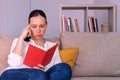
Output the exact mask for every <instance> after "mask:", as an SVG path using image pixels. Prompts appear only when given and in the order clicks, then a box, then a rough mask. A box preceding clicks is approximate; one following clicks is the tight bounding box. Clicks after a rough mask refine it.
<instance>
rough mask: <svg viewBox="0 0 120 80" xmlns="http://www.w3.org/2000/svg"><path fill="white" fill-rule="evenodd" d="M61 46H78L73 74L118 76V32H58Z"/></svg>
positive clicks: (119, 45) (119, 60)
mask: <svg viewBox="0 0 120 80" xmlns="http://www.w3.org/2000/svg"><path fill="white" fill-rule="evenodd" d="M60 38H61V46H62V48H63V49H64V48H70V47H76V48H79V54H78V57H77V60H76V63H75V66H74V70H73V76H120V33H115V32H109V33H87V32H86V33H84V32H83V33H82V32H81V33H77V32H72V33H70V32H62V33H61V34H60Z"/></svg>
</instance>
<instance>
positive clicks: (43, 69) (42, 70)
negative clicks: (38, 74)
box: [33, 66, 44, 71]
mask: <svg viewBox="0 0 120 80" xmlns="http://www.w3.org/2000/svg"><path fill="white" fill-rule="evenodd" d="M33 68H34V69H40V70H42V71H44V69H42V68H39V67H36V66H34V67H33Z"/></svg>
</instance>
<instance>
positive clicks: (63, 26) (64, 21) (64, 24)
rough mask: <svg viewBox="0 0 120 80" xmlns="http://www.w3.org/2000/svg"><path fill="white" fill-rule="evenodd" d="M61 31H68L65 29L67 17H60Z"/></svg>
mask: <svg viewBox="0 0 120 80" xmlns="http://www.w3.org/2000/svg"><path fill="white" fill-rule="evenodd" d="M62 31H63V32H65V31H68V28H67V17H66V16H64V15H62Z"/></svg>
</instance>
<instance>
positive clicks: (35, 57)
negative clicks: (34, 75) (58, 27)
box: [23, 43, 58, 67]
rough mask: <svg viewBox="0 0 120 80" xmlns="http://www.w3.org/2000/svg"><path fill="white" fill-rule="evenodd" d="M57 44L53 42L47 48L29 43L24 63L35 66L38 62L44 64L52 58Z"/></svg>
mask: <svg viewBox="0 0 120 80" xmlns="http://www.w3.org/2000/svg"><path fill="white" fill-rule="evenodd" d="M57 46H58V44H57V43H55V44H54V45H53V46H51V47H50V48H49V49H45V48H43V47H40V46H37V45H34V44H30V45H29V47H28V50H27V53H26V56H25V59H24V62H23V63H24V64H25V65H27V66H29V67H36V66H38V64H41V65H43V66H46V65H47V64H48V63H49V62H50V61H51V59H52V57H53V55H54V52H55V50H56V48H57Z"/></svg>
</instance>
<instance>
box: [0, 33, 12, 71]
mask: <svg viewBox="0 0 120 80" xmlns="http://www.w3.org/2000/svg"><path fill="white" fill-rule="evenodd" d="M12 40H13V37H11V36H8V35H3V34H0V73H1V71H2V70H3V69H5V68H6V67H7V66H8V64H7V55H8V53H9V50H10V46H11V43H12Z"/></svg>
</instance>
